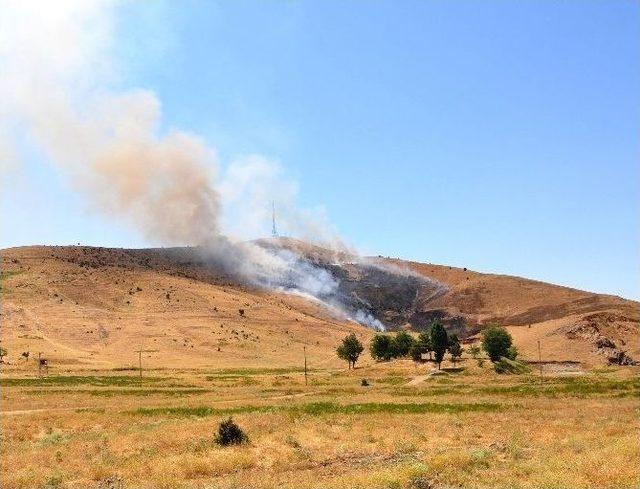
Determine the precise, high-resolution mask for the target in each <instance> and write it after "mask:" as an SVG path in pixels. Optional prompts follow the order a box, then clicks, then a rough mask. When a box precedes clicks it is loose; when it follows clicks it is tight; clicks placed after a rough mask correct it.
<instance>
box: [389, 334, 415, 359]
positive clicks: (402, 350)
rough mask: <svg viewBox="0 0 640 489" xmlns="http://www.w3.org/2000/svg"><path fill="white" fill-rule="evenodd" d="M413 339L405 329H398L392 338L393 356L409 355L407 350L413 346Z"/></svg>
mask: <svg viewBox="0 0 640 489" xmlns="http://www.w3.org/2000/svg"><path fill="white" fill-rule="evenodd" d="M414 342H415V340H414V339H413V336H411V335H410V334H409V333H407V332H406V331H398V332H397V333H396V336H395V338H394V339H393V343H394V356H395V357H406V356H408V355H409V351H410V350H411V347H412V346H413V344H414Z"/></svg>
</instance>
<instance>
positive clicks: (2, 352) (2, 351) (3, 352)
mask: <svg viewBox="0 0 640 489" xmlns="http://www.w3.org/2000/svg"><path fill="white" fill-rule="evenodd" d="M6 356H7V349H6V348H4V347H2V346H0V363H3V362H4V357H6Z"/></svg>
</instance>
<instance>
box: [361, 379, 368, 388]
mask: <svg viewBox="0 0 640 489" xmlns="http://www.w3.org/2000/svg"><path fill="white" fill-rule="evenodd" d="M360 385H361V386H362V387H369V385H370V384H369V381H368V380H367V379H362V380H361V381H360Z"/></svg>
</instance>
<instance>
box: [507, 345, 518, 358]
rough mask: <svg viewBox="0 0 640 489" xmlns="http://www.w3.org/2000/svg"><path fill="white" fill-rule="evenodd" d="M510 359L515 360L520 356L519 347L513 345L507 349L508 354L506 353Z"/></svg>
mask: <svg viewBox="0 0 640 489" xmlns="http://www.w3.org/2000/svg"><path fill="white" fill-rule="evenodd" d="M505 357H507V358H508V359H509V360H515V359H516V358H517V357H518V349H517V348H516V347H515V346H513V345H511V346H510V347H509V349H508V350H507V354H506V355H505Z"/></svg>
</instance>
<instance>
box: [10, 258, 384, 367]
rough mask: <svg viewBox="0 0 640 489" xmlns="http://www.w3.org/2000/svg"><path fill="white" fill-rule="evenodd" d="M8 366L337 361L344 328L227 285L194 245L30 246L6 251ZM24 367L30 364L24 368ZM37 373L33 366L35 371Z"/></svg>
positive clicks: (301, 306)
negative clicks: (31, 362)
mask: <svg viewBox="0 0 640 489" xmlns="http://www.w3.org/2000/svg"><path fill="white" fill-rule="evenodd" d="M1 322H2V345H3V346H4V347H5V348H7V350H8V351H9V356H8V358H7V361H8V362H9V365H6V366H5V368H20V366H21V365H25V366H26V365H27V363H28V362H27V361H26V359H25V358H24V357H22V356H21V353H22V352H29V354H30V356H31V358H33V357H34V356H37V355H38V353H39V352H42V353H43V355H45V356H47V357H48V358H49V363H50V365H51V366H52V367H53V366H55V367H56V368H89V367H92V368H94V367H95V368H122V367H129V366H137V363H138V354H137V353H136V352H135V351H136V350H138V349H140V348H142V349H146V350H158V351H157V352H148V353H145V354H144V357H143V358H144V364H145V366H146V367H150V368H181V367H185V368H189V367H212V368H221V367H265V366H281V365H286V366H291V365H300V366H302V365H303V354H304V352H303V348H304V347H306V349H307V355H308V357H309V360H310V365H311V366H313V365H316V366H323V367H326V366H331V365H336V366H337V365H340V362H339V360H338V359H336V358H335V354H334V349H335V345H336V344H337V343H338V341H339V340H340V339H341V338H342V337H343V336H344V335H345V332H346V331H355V332H357V333H358V334H359V335H360V336H361V337H362V339H363V341H365V340H366V338H367V336H369V335H371V334H372V331H371V330H370V329H368V328H365V327H363V326H360V325H359V324H357V323H354V322H345V321H337V320H335V319H333V318H332V317H331V316H329V315H328V314H327V313H326V311H324V310H323V309H322V308H321V307H320V306H318V305H316V304H314V303H311V302H308V301H305V300H303V299H301V298H299V297H296V296H292V295H287V294H276V293H272V292H265V291H262V290H256V289H251V288H248V287H243V286H239V285H238V284H234V283H231V282H229V280H228V278H227V277H225V276H223V275H218V274H216V272H215V271H214V270H209V269H207V267H206V266H205V265H204V264H202V263H199V262H198V261H197V258H196V255H195V254H194V253H193V252H192V250H190V249H163V250H159V249H158V250H122V249H106V248H90V247H42V246H34V247H23V248H14V249H9V250H5V251H3V252H2V316H1ZM25 368H26V367H25ZM30 368H32V367H30Z"/></svg>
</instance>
